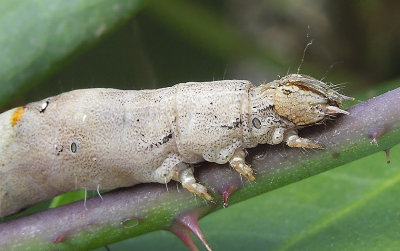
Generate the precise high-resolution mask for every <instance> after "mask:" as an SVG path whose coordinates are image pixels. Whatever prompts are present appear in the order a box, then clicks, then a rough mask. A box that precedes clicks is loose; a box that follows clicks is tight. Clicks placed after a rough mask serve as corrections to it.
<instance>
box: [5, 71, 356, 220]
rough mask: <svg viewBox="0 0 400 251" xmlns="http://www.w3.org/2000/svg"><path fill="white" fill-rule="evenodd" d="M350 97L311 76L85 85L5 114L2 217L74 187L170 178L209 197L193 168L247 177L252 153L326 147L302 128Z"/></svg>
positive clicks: (109, 186) (105, 186)
mask: <svg viewBox="0 0 400 251" xmlns="http://www.w3.org/2000/svg"><path fill="white" fill-rule="evenodd" d="M345 99H348V97H346V96H344V95H341V94H339V93H338V92H336V91H334V90H333V89H331V88H330V87H329V86H328V85H326V84H324V83H323V82H321V81H318V80H316V79H314V78H312V77H309V76H305V75H300V74H291V75H287V76H285V77H283V78H281V79H279V80H275V81H273V82H270V83H267V84H262V85H260V86H253V85H252V84H251V83H250V82H249V81H244V80H225V81H214V82H201V83H200V82H199V83H195V82H189V83H182V84H177V85H175V86H173V87H167V88H163V89H157V90H141V91H123V90H116V89H82V90H75V91H71V92H66V93H62V94H60V95H58V96H55V97H50V98H47V99H44V100H42V101H39V102H34V103H30V104H28V105H26V106H23V107H19V108H14V109H11V110H9V111H6V112H4V113H2V114H0V130H1V135H0V182H1V184H0V217H3V216H7V215H10V214H12V213H15V212H17V211H19V210H21V209H22V208H25V207H27V206H29V205H32V204H35V203H37V202H39V201H43V200H46V199H50V198H52V197H54V196H56V195H58V194H61V193H64V192H67V191H71V190H76V189H81V188H85V189H89V190H95V189H96V188H98V187H100V188H101V189H114V188H118V187H126V186H132V185H135V184H137V183H146V182H159V183H167V182H169V181H170V180H171V179H172V180H176V181H178V182H180V183H181V184H182V186H183V187H185V188H186V189H188V190H189V191H191V192H193V193H195V194H197V195H199V196H202V197H204V198H206V199H208V200H212V197H211V195H210V194H209V193H208V192H207V188H206V187H204V186H203V185H201V184H199V183H197V182H196V180H195V178H194V176H193V167H192V165H191V164H194V163H198V162H201V161H204V160H205V161H210V162H216V163H220V164H223V163H227V162H229V163H230V165H231V166H232V167H233V168H234V169H236V170H237V171H238V172H239V173H241V174H242V175H244V176H245V177H247V178H248V179H250V180H254V176H253V172H252V169H251V167H250V166H248V165H246V163H245V149H246V148H251V147H255V146H256V145H257V144H278V143H281V142H286V144H287V145H289V146H291V147H308V148H319V147H320V146H319V145H318V144H317V143H315V142H312V141H311V140H308V139H305V138H301V137H299V136H298V135H297V129H299V128H301V127H303V126H307V125H311V124H315V123H318V122H320V121H322V120H324V119H325V118H327V117H329V116H332V115H334V114H337V113H344V114H348V113H347V112H346V111H344V110H341V109H340V108H339V107H340V106H341V105H342V103H343V101H344V100H345Z"/></svg>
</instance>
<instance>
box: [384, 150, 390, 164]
mask: <svg viewBox="0 0 400 251" xmlns="http://www.w3.org/2000/svg"><path fill="white" fill-rule="evenodd" d="M384 151H385V153H386V163H388V164H390V148H388V149H386V150H384Z"/></svg>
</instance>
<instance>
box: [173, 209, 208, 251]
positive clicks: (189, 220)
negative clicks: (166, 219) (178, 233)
mask: <svg viewBox="0 0 400 251" xmlns="http://www.w3.org/2000/svg"><path fill="white" fill-rule="evenodd" d="M197 219H198V216H197V215H196V214H195V213H193V212H189V213H185V214H181V215H180V216H178V218H177V219H176V221H177V222H179V223H180V224H182V225H183V226H184V227H186V228H187V229H189V230H190V231H191V232H192V233H193V234H194V235H195V236H196V237H197V238H199V240H200V241H201V242H202V243H203V245H204V246H205V247H206V249H207V250H208V251H212V249H211V247H210V246H209V245H208V243H207V241H206V239H205V238H204V236H203V233H202V232H201V230H200V227H199V223H198V221H197Z"/></svg>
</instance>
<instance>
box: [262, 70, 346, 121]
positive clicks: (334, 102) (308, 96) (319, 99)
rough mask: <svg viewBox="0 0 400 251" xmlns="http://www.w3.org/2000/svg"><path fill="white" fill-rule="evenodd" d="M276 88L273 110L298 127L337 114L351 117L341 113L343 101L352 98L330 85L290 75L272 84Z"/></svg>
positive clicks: (304, 76)
mask: <svg viewBox="0 0 400 251" xmlns="http://www.w3.org/2000/svg"><path fill="white" fill-rule="evenodd" d="M270 88H274V89H275V91H274V94H273V102H274V109H275V111H276V113H277V114H279V115H280V116H281V117H284V118H286V119H288V120H289V121H291V122H293V123H294V124H296V126H306V125H311V124H315V123H318V122H320V121H322V120H324V119H325V118H327V117H329V116H332V115H335V114H338V113H343V114H347V115H348V114H349V113H348V112H347V111H345V110H342V109H340V107H341V106H342V104H343V102H344V100H352V99H353V98H351V97H347V96H344V95H342V94H340V93H338V92H337V91H335V90H333V89H332V88H330V87H329V86H328V85H327V84H325V83H323V82H321V81H319V80H317V79H315V78H312V77H310V76H306V75H301V74H290V75H287V76H285V77H283V78H281V79H280V80H277V81H274V82H272V83H271V85H270Z"/></svg>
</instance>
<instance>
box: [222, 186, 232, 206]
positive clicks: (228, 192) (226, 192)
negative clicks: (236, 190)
mask: <svg viewBox="0 0 400 251" xmlns="http://www.w3.org/2000/svg"><path fill="white" fill-rule="evenodd" d="M231 194H232V189H231V187H230V186H224V188H223V189H222V199H223V201H224V204H223V207H224V208H227V207H228V206H229V205H228V198H229V195H231Z"/></svg>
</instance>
